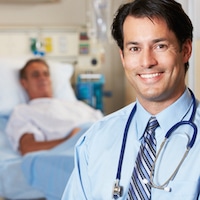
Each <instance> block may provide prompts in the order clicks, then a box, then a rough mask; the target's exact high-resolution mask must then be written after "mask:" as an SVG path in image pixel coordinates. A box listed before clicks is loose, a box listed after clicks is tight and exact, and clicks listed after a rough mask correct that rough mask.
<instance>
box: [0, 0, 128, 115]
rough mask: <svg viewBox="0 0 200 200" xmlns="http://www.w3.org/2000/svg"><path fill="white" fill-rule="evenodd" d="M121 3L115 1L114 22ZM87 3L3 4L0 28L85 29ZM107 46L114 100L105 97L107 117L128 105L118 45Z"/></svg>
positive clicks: (108, 87) (109, 89) (105, 66)
mask: <svg viewBox="0 0 200 200" xmlns="http://www.w3.org/2000/svg"><path fill="white" fill-rule="evenodd" d="M122 1H123V0H115V1H113V3H112V9H111V13H110V17H111V19H112V17H113V15H114V12H115V10H116V9H117V7H118V6H119V5H120V4H121V2H122ZM87 3H88V2H87V0H81V1H80V0H60V1H59V2H58V3H40V4H30V5H28V4H27V5H25V4H1V3H0V27H1V26H36V27H41V28H42V27H43V26H85V25H86V23H87V16H86V10H87ZM104 47H105V62H104V63H103V65H102V71H103V74H104V75H105V78H106V83H105V86H104V90H105V91H107V92H111V94H112V95H111V97H105V98H104V107H105V113H106V114H108V113H111V112H113V111H115V110H117V109H119V108H121V107H123V106H124V105H125V104H126V103H125V102H126V90H125V85H126V84H125V78H124V72H123V68H122V66H121V61H120V58H119V53H118V48H117V46H116V44H115V43H114V42H113V41H109V42H108V43H106V44H105V45H104ZM128 93H129V92H128Z"/></svg>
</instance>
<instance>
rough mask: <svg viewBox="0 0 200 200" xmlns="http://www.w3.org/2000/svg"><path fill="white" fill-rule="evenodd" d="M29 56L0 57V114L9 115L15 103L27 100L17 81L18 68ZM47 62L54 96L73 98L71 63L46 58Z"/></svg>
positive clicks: (74, 97)
mask: <svg viewBox="0 0 200 200" xmlns="http://www.w3.org/2000/svg"><path fill="white" fill-rule="evenodd" d="M30 58H31V57H24V58H22V57H21V58H13V57H8V58H1V57H0V75H1V78H0V102H1V103H0V115H3V116H9V115H10V113H11V112H12V110H13V108H14V107H15V106H16V105H17V104H19V103H24V102H27V100H28V98H27V95H26V93H25V91H24V89H23V88H22V86H21V85H20V82H19V69H20V68H21V67H23V65H24V64H25V63H26V61H27V60H28V59H30ZM47 63H48V64H49V67H50V73H51V78H52V86H53V92H54V96H55V97H57V98H60V99H68V100H75V99H76V96H75V93H74V91H73V88H72V86H71V81H70V79H71V76H72V74H73V70H74V68H73V65H72V64H69V63H61V62H58V61H52V60H51V61H48V60H47Z"/></svg>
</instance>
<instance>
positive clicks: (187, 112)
mask: <svg viewBox="0 0 200 200" xmlns="http://www.w3.org/2000/svg"><path fill="white" fill-rule="evenodd" d="M192 31H193V27H192V24H191V21H190V19H189V18H188V16H187V15H186V14H185V12H184V11H183V9H182V7H181V5H180V4H179V3H177V2H176V1H174V0H159V1H158V0H135V1H132V2H130V3H127V4H125V5H122V6H121V7H120V8H119V10H118V11H117V14H116V16H115V18H114V21H113V24H112V35H113V37H114V39H115V40H116V42H117V44H118V46H119V52H120V56H121V60H122V64H123V67H124V70H125V74H126V76H127V78H128V80H129V81H130V83H131V84H132V86H133V87H134V89H135V93H136V97H137V100H136V102H133V103H132V104H130V105H128V106H126V107H125V108H123V109H121V110H119V111H117V112H115V113H113V114H111V115H108V116H106V117H105V118H103V119H102V120H100V121H99V122H97V123H95V124H94V125H93V126H92V127H91V128H90V129H89V130H88V131H87V132H86V134H85V135H84V136H83V137H82V138H80V140H79V141H78V143H77V145H76V148H75V169H74V171H73V173H72V175H71V178H70V180H69V182H68V184H67V186H66V189H65V191H64V194H63V197H62V200H74V199H81V200H86V199H87V200H110V199H120V200H122V199H123V200H127V199H134V200H135V199H138V200H140V199H142V200H143V199H145V200H146V199H151V200H169V199H172V200H180V199H184V200H194V199H200V156H199V154H200V134H199V130H200V106H199V102H198V101H197V100H196V99H195V98H194V96H193V94H192V93H191V91H190V90H189V89H188V88H187V86H186V84H185V76H186V72H187V70H188V67H189V62H188V61H189V58H190V56H191V52H192V37H193V35H192ZM130 113H131V115H132V116H130ZM151 117H155V118H156V120H157V122H158V127H157V126H156V127H157V128H156V129H155V130H152V129H151V133H150V134H149V135H150V137H153V136H154V135H155V138H153V139H150V140H147V139H146V138H147V136H146V135H148V134H146V132H148V130H146V127H147V126H148V125H147V124H148V121H149V119H150V118H151ZM127 121H128V122H127ZM154 122H155V121H154ZM157 122H156V123H157ZM177 123H178V126H177ZM174 125H175V127H176V128H173V130H172V132H171V130H170V129H171V127H173V126H174ZM125 127H126V128H125ZM125 129H126V130H125ZM127 129H128V131H127ZM166 133H167V136H166ZM169 133H170V134H169ZM126 134H127V136H124V135H126ZM165 137H166V138H167V141H166V143H165V144H164V145H163V147H162V145H161V143H162V142H163V140H164V139H165ZM123 138H125V140H126V142H125V143H124V142H123V145H122V141H123ZM149 141H150V142H149ZM152 141H153V142H154V147H156V148H153V147H152V144H150V143H152ZM146 143H148V145H147V146H149V148H151V151H152V152H151V153H148V155H150V154H151V155H154V157H150V156H147V155H146V154H145V155H144V153H145V151H146V152H149V150H148V149H147V146H146ZM160 147H162V148H161V152H160V153H159V150H160ZM145 148H146V150H145ZM152 149H155V150H154V151H156V153H155V152H153V150H152ZM187 151H189V152H187ZM185 152H186V153H185ZM155 154H156V156H155ZM144 157H145V160H144ZM149 157H150V158H149ZM138 158H140V159H139V160H140V161H141V162H142V164H143V166H141V163H140V161H138ZM182 158H183V159H182ZM149 159H151V163H150V161H149ZM181 159H182V160H181ZM119 160H120V161H119ZM121 161H122V163H121ZM147 163H148V168H147V167H146V164H147ZM179 164H180V166H179ZM178 166H179V167H178ZM138 172H139V174H138ZM133 173H134V176H133V175H132V174H133ZM141 176H142V178H141ZM116 179H117V180H116ZM114 186H115V187H114ZM138 188H139V189H138Z"/></svg>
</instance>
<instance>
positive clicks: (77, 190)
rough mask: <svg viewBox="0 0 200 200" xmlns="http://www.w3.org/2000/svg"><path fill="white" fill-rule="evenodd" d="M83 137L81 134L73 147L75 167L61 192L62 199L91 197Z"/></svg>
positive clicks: (84, 199) (82, 199)
mask: <svg viewBox="0 0 200 200" xmlns="http://www.w3.org/2000/svg"><path fill="white" fill-rule="evenodd" d="M85 139H86V136H85V135H83V136H82V137H81V138H80V139H79V141H78V143H77V145H76V147H75V167H74V170H73V172H72V174H71V177H70V179H69V181H68V184H67V186H66V188H65V191H64V193H63V196H62V200H74V199H81V200H87V199H92V198H91V196H90V195H91V191H90V188H91V187H90V181H89V178H88V177H89V176H88V165H87V161H88V153H87V144H86V141H85ZM89 191H90V192H89Z"/></svg>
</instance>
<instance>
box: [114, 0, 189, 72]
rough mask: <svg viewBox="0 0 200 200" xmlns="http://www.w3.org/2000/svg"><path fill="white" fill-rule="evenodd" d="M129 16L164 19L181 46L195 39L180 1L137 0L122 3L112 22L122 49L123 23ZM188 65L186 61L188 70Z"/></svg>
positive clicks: (118, 43) (115, 35)
mask: <svg viewBox="0 0 200 200" xmlns="http://www.w3.org/2000/svg"><path fill="white" fill-rule="evenodd" d="M127 16H133V17H136V18H142V17H148V18H149V19H152V18H154V17H157V18H162V19H164V20H165V21H166V23H167V26H168V28H169V29H170V30H171V31H173V32H174V33H175V35H176V37H177V39H178V42H179V44H180V47H182V44H183V43H184V42H185V41H186V40H187V39H190V40H191V41H192V39H193V25H192V22H191V20H190V18H189V17H188V15H187V14H186V13H185V12H184V10H183V8H182V6H181V4H180V3H178V2H176V1H175V0H135V1H132V2H130V3H127V4H124V5H121V6H120V7H119V9H118V10H117V12H116V15H115V17H114V20H113V23H112V27H111V32H112V36H113V38H114V39H115V40H116V42H117V45H118V46H119V48H120V49H121V50H122V51H123V50H124V46H123V43H124V35H123V24H124V21H125V19H126V17H127ZM188 67H189V63H188V62H187V63H185V68H186V69H185V70H186V71H187V69H188Z"/></svg>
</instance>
